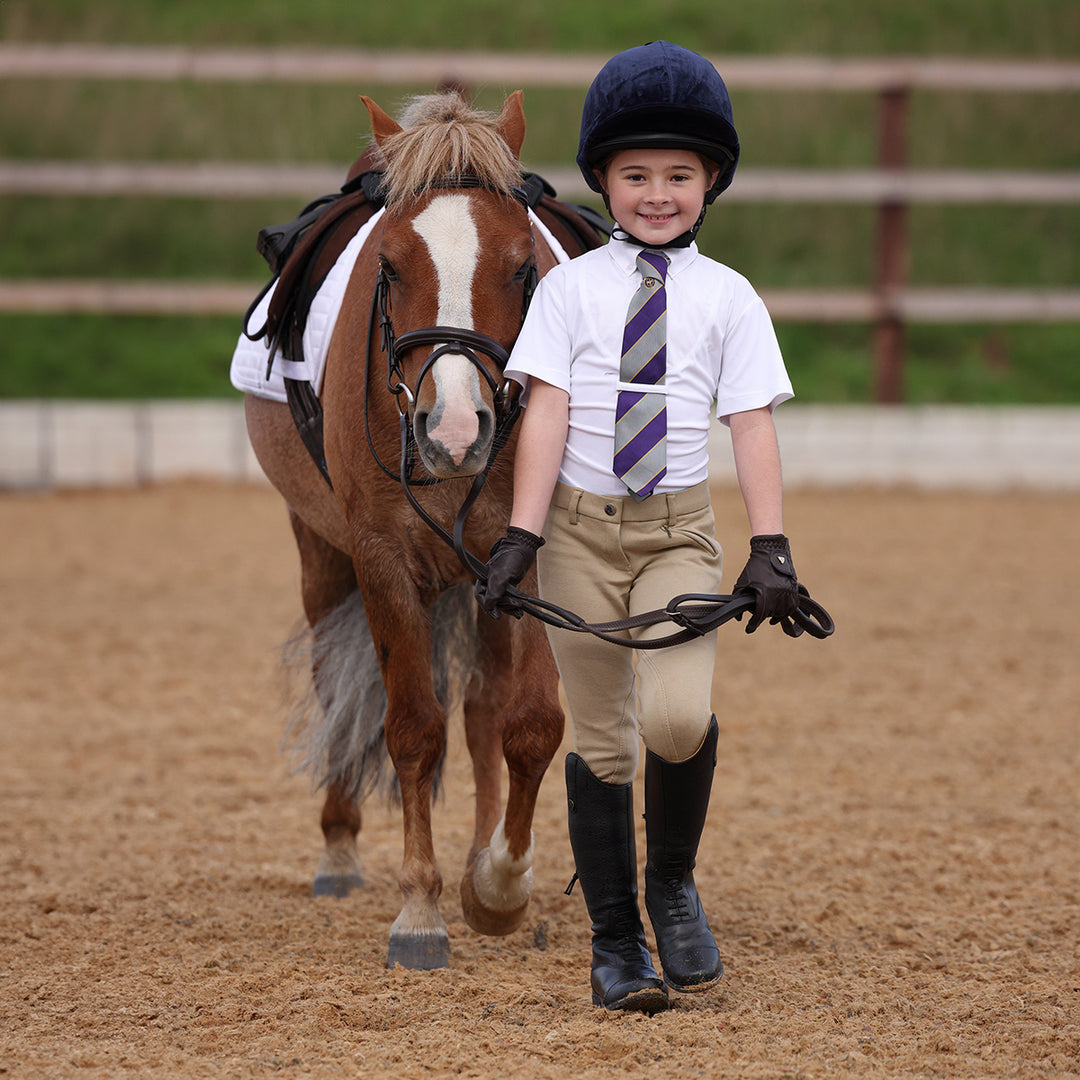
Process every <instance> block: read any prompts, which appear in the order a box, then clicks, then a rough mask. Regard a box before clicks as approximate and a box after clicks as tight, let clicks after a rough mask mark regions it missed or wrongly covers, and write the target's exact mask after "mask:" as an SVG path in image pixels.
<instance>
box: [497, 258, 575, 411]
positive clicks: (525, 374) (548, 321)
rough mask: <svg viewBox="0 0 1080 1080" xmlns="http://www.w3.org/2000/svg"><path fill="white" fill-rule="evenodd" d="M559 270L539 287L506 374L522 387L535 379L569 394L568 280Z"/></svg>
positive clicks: (550, 274)
mask: <svg viewBox="0 0 1080 1080" xmlns="http://www.w3.org/2000/svg"><path fill="white" fill-rule="evenodd" d="M559 269H560V268H559V267H555V268H554V269H553V270H551V271H550V272H549V273H548V274H547V275H545V276H544V277H543V278H542V279H541V280H540V283H539V285H538V286H537V287H536V292H535V293H534V294H533V298H532V302H531V303H530V304H529V310H528V313H527V314H526V315H525V321H524V323H523V324H522V326H521V333H519V334H518V338H517V341H516V342H515V343H514V348H513V349H512V350H511V353H510V360H509V362H508V363H507V365H506V372H505V374H506V377H507V378H508V379H513V380H514V381H515V382H518V383H521V384H522V385H523V386H524V385H525V384H526V383H527V381H528V379H529V377H530V376H535V377H536V378H537V379H542V380H543V381H544V382H546V383H551V384H552V386H557V387H559V388H560V389H561V390H565V391H566V392H567V393H568V394H569V393H570V355H571V342H570V331H569V327H568V326H567V324H566V305H565V302H564V294H563V292H564V285H565V277H564V275H563V274H560V273H559Z"/></svg>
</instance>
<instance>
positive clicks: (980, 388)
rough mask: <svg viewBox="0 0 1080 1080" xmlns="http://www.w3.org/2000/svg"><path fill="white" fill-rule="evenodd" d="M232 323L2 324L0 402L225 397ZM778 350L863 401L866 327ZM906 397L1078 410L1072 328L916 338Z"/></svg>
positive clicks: (808, 332) (810, 334)
mask: <svg viewBox="0 0 1080 1080" xmlns="http://www.w3.org/2000/svg"><path fill="white" fill-rule="evenodd" d="M239 332H240V320H239V316H238V317H237V318H235V319H231V318H191V319H179V318H136V317H127V318H113V317H110V316H103V315H102V316H90V315H76V316H65V317H60V318H57V317H55V316H40V315H5V316H0V338H2V340H4V342H5V343H10V347H5V352H4V363H3V364H2V365H0V398H92V399H113V398H128V399H139V398H153V397H203V398H214V397H232V396H235V394H236V391H234V390H233V389H232V387H231V386H230V385H229V360H230V358H231V356H232V351H233V348H234V346H235V344H236V339H237V335H238V334H239ZM777 333H778V336H779V338H780V344H781V347H782V348H783V350H784V355H785V357H786V359H787V364H788V369H789V371H790V373H791V378H792V381H793V383H794V384H795V391H796V396H797V399H798V400H799V401H800V402H808V401H812V402H819V403H829V404H852V403H859V402H866V401H869V400H870V399H871V397H872V394H873V382H874V369H873V359H872V355H871V332H870V329H869V328H868V327H866V326H856V325H851V326H849V325H841V326H824V327H823V326H817V325H808V324H802V323H784V324H781V325H780V326H778V327H777ZM908 339H909V340H908V344H909V355H908V362H907V365H906V369H905V375H906V397H907V400H909V401H911V402H913V403H920V404H921V403H930V402H945V403H956V404H963V403H967V402H979V403H982V404H1039V403H1044V402H1053V403H1057V404H1063V403H1072V404H1080V362H1078V356H1077V352H1076V331H1075V327H1073V326H1057V325H1049V326H1047V325H1038V326H1013V325H1006V326H968V325H962V326H949V327H920V326H914V327H911V328H910V329H909V332H908Z"/></svg>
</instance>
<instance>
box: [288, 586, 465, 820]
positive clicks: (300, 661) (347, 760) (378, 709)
mask: <svg viewBox="0 0 1080 1080" xmlns="http://www.w3.org/2000/svg"><path fill="white" fill-rule="evenodd" d="M431 619H432V642H433V647H432V655H431V674H432V681H433V683H434V687H435V693H436V695H437V697H438V699H439V701H440V702H441V704H442V706H443V708H444V709H445V710H446V713H447V715H448V716H450V715H452V714H453V713H454V712H455V711H457V710H458V709H459V708H460V706H461V702H462V700H463V696H464V691H465V688H466V687H467V685H468V682H469V680H470V679H471V678H472V677H473V674H474V671H475V668H476V657H475V649H476V645H475V636H476V635H475V631H476V605H475V601H474V600H473V597H472V591H471V589H468V588H467V587H464V586H458V587H455V588H453V589H450V590H448V591H447V592H445V593H443V595H442V596H440V597H439V599H438V600H437V601H436V602H435V605H434V607H433V608H432V613H431ZM285 653H286V655H285V659H286V665H287V667H288V668H289V669H290V670H291V671H293V672H296V671H298V670H299V669H300V668H301V667H304V668H306V669H307V672H308V673H309V674H310V677H309V678H307V680H306V681H307V690H306V692H305V693H303V694H302V695H301V696H300V698H299V699H298V700H297V702H296V704H295V707H294V708H293V710H292V715H291V716H290V719H289V724H288V727H287V730H286V743H287V744H288V746H289V748H290V750H291V751H292V754H293V756H294V758H295V760H296V771H297V772H310V773H311V775H312V780H313V782H314V784H315V786H316V787H317V788H322V787H330V786H333V787H334V788H335V789H336V790H337V791H338V792H339V793H340V794H341V795H343V796H345V797H347V798H352V799H355V800H356V801H357V802H358V803H359V802H363V801H364V800H365V799H366V798H368V796H370V795H371V794H373V793H375V792H379V793H380V794H383V795H385V796H386V797H387V798H390V799H397V798H398V797H399V795H400V792H399V790H398V785H397V777H396V776H395V775H394V770H393V769H392V768H390V767H389V755H388V754H387V752H386V737H385V731H384V723H385V720H386V706H387V700H386V688H385V687H384V686H383V681H382V674H381V672H380V670H379V663H378V659H377V658H376V655H375V643H374V642H373V641H372V638H371V631H370V630H369V629H368V623H367V615H366V613H365V611H364V602H363V600H362V598H361V596H360V592H359V590H354V591H353V592H352V593H350V595H349V597H348V599H346V600H345V601H343V602H342V603H341V604H339V605H338V607H336V608H335V609H334V610H333V611H331V612H330V613H329V614H328V615H326V616H325V617H324V618H322V619H320V620H319V621H318V622H317V623H316V624H315V626H314V627H313V628H311V629H305V630H303V631H301V632H300V633H299V634H297V635H295V636H294V637H293V638H292V639H291V640H290V641H289V642H288V644H287V645H286V648H285ZM441 771H442V766H441V763H440V768H439V774H441ZM438 784H439V775H437V776H436V790H438Z"/></svg>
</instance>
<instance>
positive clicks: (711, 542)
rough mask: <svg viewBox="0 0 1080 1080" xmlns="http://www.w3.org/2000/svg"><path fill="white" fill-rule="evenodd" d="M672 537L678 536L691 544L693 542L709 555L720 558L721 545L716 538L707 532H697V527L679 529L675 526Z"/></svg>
mask: <svg viewBox="0 0 1080 1080" xmlns="http://www.w3.org/2000/svg"><path fill="white" fill-rule="evenodd" d="M670 535H671V537H672V538H673V539H675V538H677V539H679V540H681V541H684V542H686V543H689V544H693V545H694V547H697V548H700V549H701V550H702V551H704V552H705V553H706V554H707V555H710V556H712V558H714V559H719V558H720V554H721V552H720V545H719V544H718V543H717V542H716V539H715V538H714V537H712V536H709V535H707V534H706V533H702V532H697V531H696V530H695V529H679V528H675V529H672V530H671V534H670Z"/></svg>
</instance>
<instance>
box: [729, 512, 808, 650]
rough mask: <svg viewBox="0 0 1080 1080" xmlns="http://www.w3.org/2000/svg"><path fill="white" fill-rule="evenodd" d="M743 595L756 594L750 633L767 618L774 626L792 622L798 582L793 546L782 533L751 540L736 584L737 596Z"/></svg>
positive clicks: (751, 538) (752, 537)
mask: <svg viewBox="0 0 1080 1080" xmlns="http://www.w3.org/2000/svg"><path fill="white" fill-rule="evenodd" d="M740 592H743V593H746V592H749V593H753V596H754V601H755V603H754V613H753V615H751V616H750V621H749V622H748V623H747V624H746V632H747V633H748V634H752V633H753V632H754V631H755V630H756V629H757V628H758V627H759V626H760V625H761V624H762V623H763V622H764V621H765V620H766V619H768V620H769V621H770V622H772V623H774V624H775V623H782V622H783V621H784V620H790V617H791V616H792V615H793V614H794V613H795V610H796V609H797V608H798V606H799V582H798V579H797V578H796V576H795V564H794V562H792V560H791V545H790V544H789V543H788V538H787V537H786V536H784V535H783V533H777V534H775V535H771V536H751V537H750V558H749V559H748V560H747V562H746V566H744V567H743V572H742V573H741V574H740V575H739V578H738V580H737V581H736V582H735V595H738V594H739V593H740ZM785 626H786V624H785Z"/></svg>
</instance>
